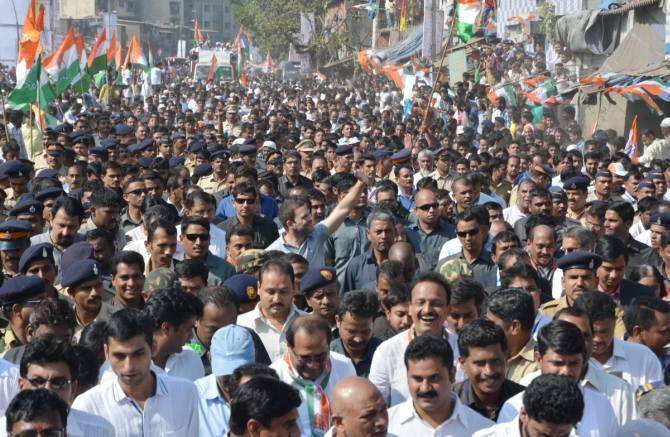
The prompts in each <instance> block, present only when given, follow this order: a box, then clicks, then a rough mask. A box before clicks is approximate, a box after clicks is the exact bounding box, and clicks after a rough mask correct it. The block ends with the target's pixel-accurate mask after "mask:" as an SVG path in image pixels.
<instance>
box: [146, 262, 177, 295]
mask: <svg viewBox="0 0 670 437" xmlns="http://www.w3.org/2000/svg"><path fill="white" fill-rule="evenodd" d="M178 285H179V278H178V277H177V274H176V273H175V272H173V271H172V270H170V269H168V268H166V267H159V268H157V269H155V270H152V271H151V273H149V274H148V275H147V276H146V278H145V279H144V292H145V293H152V292H154V291H156V290H160V289H161V288H171V287H174V286H178Z"/></svg>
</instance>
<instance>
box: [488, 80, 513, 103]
mask: <svg viewBox="0 0 670 437" xmlns="http://www.w3.org/2000/svg"><path fill="white" fill-rule="evenodd" d="M500 97H502V98H504V99H505V100H506V101H507V106H516V92H514V87H513V86H512V85H498V86H496V87H491V89H489V92H488V98H489V100H490V101H491V104H495V102H496V100H498V98H500Z"/></svg>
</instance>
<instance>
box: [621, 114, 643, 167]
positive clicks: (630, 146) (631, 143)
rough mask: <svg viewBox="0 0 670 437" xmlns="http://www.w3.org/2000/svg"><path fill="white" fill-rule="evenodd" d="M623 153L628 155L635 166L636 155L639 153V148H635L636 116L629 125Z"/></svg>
mask: <svg viewBox="0 0 670 437" xmlns="http://www.w3.org/2000/svg"><path fill="white" fill-rule="evenodd" d="M623 151H624V153H625V154H626V155H628V157H629V158H630V160H631V162H632V163H633V164H637V158H638V154H639V153H640V148H639V147H638V146H637V115H635V118H633V123H632V124H631V125H630V131H629V132H628V141H627V142H626V147H624V149H623Z"/></svg>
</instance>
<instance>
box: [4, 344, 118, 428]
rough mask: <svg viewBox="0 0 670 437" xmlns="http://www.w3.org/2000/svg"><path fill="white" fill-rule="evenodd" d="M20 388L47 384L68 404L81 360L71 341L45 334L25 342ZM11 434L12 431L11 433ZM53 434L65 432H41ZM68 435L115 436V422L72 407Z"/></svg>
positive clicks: (68, 417)
mask: <svg viewBox="0 0 670 437" xmlns="http://www.w3.org/2000/svg"><path fill="white" fill-rule="evenodd" d="M20 375H21V378H20V379H19V389H20V390H21V391H27V390H37V389H40V388H44V389H47V390H49V391H50V392H52V393H54V394H56V395H58V397H59V398H60V399H62V400H63V401H65V403H67V404H68V405H70V404H71V403H72V401H74V398H75V396H76V394H77V386H78V384H77V378H78V377H79V364H78V361H77V355H76V354H75V352H74V349H73V347H72V346H71V345H70V343H69V342H68V341H67V340H65V339H62V338H58V337H54V336H51V335H43V336H41V337H37V338H35V339H34V340H33V341H32V342H31V343H30V344H28V345H27V346H26V351H25V353H24V355H23V358H22V359H21V366H20ZM5 421H6V418H5V417H3V418H2V419H0V429H2V430H5V429H7V427H6V422H5ZM10 435H11V434H10ZM19 435H21V434H19ZM28 435H32V434H28ZM40 435H43V436H49V437H51V436H52V435H53V436H56V435H63V436H64V435H65V434H64V433H63V434H55V433H54V434H50V433H49V432H46V431H45V432H44V433H43V434H40ZM67 435H68V436H69V437H73V436H81V437H85V436H92V435H95V436H113V435H114V428H113V427H112V424H111V423H109V422H108V421H107V420H105V419H103V418H102V417H100V416H96V415H93V414H90V413H85V412H83V411H80V410H75V409H72V408H71V409H69V411H68V416H67Z"/></svg>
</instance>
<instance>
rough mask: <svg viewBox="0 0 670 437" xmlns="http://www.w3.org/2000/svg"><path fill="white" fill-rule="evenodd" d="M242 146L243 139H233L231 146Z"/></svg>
mask: <svg viewBox="0 0 670 437" xmlns="http://www.w3.org/2000/svg"><path fill="white" fill-rule="evenodd" d="M242 144H244V138H235V139H234V140H233V144H231V146H241V145H242Z"/></svg>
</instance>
